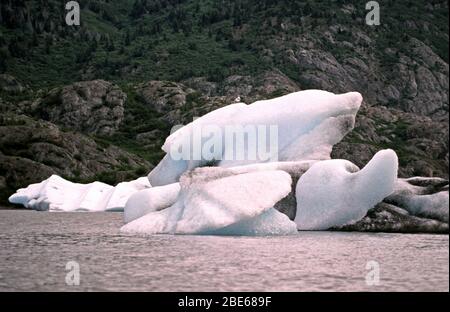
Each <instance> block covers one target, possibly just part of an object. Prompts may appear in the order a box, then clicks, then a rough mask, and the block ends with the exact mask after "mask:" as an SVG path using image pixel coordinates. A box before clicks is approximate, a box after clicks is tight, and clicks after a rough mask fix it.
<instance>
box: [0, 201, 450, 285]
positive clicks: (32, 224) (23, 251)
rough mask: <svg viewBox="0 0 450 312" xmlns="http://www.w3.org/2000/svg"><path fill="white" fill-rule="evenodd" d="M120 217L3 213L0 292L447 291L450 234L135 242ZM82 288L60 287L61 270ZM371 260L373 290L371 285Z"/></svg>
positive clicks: (306, 235) (191, 238)
mask: <svg viewBox="0 0 450 312" xmlns="http://www.w3.org/2000/svg"><path fill="white" fill-rule="evenodd" d="M121 225H122V214H121V213H45V212H34V211H24V210H20V211H12V210H3V211H2V210H0V291H85V290H89V291H335V290H336V291H448V290H449V237H448V235H407V234H381V233H380V234H368V233H336V232H302V233H299V235H295V236H285V237H214V236H169V235H157V236H149V237H144V236H132V235H123V234H120V233H119V228H120V226H121ZM72 260H73V261H77V262H78V263H79V265H80V278H81V284H80V285H79V286H68V285H66V282H65V277H66V274H67V272H68V271H66V263H67V262H68V261H72ZM368 261H377V262H378V263H379V266H380V285H378V286H368V285H367V284H366V275H367V274H368V273H369V270H368V269H366V264H367V262H368Z"/></svg>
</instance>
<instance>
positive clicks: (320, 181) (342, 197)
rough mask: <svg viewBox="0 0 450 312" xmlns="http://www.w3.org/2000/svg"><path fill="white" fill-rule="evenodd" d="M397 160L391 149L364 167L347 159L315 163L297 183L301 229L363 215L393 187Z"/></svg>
mask: <svg viewBox="0 0 450 312" xmlns="http://www.w3.org/2000/svg"><path fill="white" fill-rule="evenodd" d="M397 169H398V159H397V155H396V154H395V152H394V151H392V150H383V151H380V152H378V153H377V154H375V156H374V157H373V158H372V160H371V161H370V162H369V163H368V164H367V165H366V166H365V167H364V168H363V169H361V170H358V167H356V166H355V165H354V164H352V163H351V162H349V161H346V160H326V161H322V162H318V163H316V164H314V165H313V166H312V167H311V169H309V170H308V171H307V172H306V173H305V174H304V175H302V176H301V177H300V179H299V181H298V183H297V186H296V198H297V214H296V217H295V222H296V223H297V227H298V229H299V230H326V229H329V228H331V227H335V226H342V225H345V224H348V223H351V222H354V221H357V220H360V219H361V218H363V217H364V216H365V215H366V213H367V211H368V210H369V209H371V208H373V207H374V206H375V205H376V204H377V203H379V202H381V201H382V200H383V199H384V198H385V197H386V196H388V195H390V194H391V193H392V192H393V190H394V184H395V181H396V180H397Z"/></svg>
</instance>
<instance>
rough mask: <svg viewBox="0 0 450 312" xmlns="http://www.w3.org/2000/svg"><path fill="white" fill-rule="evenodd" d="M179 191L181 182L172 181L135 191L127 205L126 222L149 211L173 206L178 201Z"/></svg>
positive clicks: (124, 215) (124, 216) (125, 210)
mask: <svg viewBox="0 0 450 312" xmlns="http://www.w3.org/2000/svg"><path fill="white" fill-rule="evenodd" d="M179 192H180V183H172V184H168V185H163V186H157V187H152V188H149V189H145V190H142V191H138V192H136V193H134V194H133V195H131V196H130V198H129V199H128V201H127V203H126V205H125V209H124V214H123V219H124V222H125V223H128V222H131V221H133V220H135V219H138V218H140V217H142V216H145V215H146V214H148V213H149V212H154V211H160V210H163V209H165V208H168V207H170V206H172V205H173V204H174V203H175V202H176V200H177V197H178V194H179Z"/></svg>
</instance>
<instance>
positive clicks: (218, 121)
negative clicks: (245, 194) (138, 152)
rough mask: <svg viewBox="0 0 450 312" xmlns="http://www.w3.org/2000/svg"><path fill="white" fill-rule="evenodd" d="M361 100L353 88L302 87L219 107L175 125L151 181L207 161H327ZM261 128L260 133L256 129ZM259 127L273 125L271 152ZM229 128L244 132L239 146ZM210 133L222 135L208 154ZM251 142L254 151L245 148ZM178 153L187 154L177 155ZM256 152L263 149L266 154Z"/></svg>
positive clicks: (170, 178) (165, 180)
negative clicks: (342, 90)
mask: <svg viewBox="0 0 450 312" xmlns="http://www.w3.org/2000/svg"><path fill="white" fill-rule="evenodd" d="M361 102H362V96H361V94H359V93H357V92H349V93H345V94H338V95H337V94H334V93H331V92H326V91H321V90H306V91H300V92H295V93H291V94H288V95H285V96H282V97H279V98H275V99H271V100H265V101H257V102H255V103H253V104H250V105H246V104H243V103H238V104H232V105H229V106H226V107H223V108H220V109H218V110H215V111H213V112H211V113H209V114H206V115H204V116H203V117H200V118H198V119H196V120H194V121H193V122H191V123H190V124H188V125H186V126H184V127H182V128H181V129H178V130H177V131H175V132H174V133H173V134H172V135H170V136H169V137H168V138H167V139H166V142H165V143H164V145H163V147H162V148H163V150H164V151H165V152H166V153H167V154H166V156H165V157H164V158H163V160H162V161H161V162H160V163H159V164H158V166H157V167H156V168H155V169H153V170H152V172H150V174H149V180H150V183H151V184H152V185H153V186H158V185H165V184H170V183H174V182H177V181H178V179H179V178H180V176H181V175H182V174H183V173H184V172H185V171H188V170H192V169H194V168H196V167H200V166H204V165H205V164H208V163H210V162H211V161H212V160H214V161H215V162H216V165H218V166H222V167H235V166H238V165H244V164H251V163H259V162H268V161H299V160H311V159H315V160H323V159H330V153H331V150H332V147H333V145H334V144H336V143H338V142H339V141H340V140H341V139H342V138H343V137H344V136H345V135H346V134H347V133H348V132H349V131H350V130H351V129H353V127H354V124H355V117H356V113H357V112H358V110H359V107H360V105H361ZM260 126H263V128H262V129H263V130H265V131H258V129H260V128H258V127H260ZM264 126H274V127H275V128H274V129H276V133H275V135H276V138H274V141H276V145H277V146H276V150H275V151H272V150H271V149H270V146H268V145H269V144H270V143H271V142H272V141H271V139H272V138H269V137H270V134H269V132H270V131H269V130H270V129H266V128H264ZM232 130H236V133H237V132H238V130H242V132H244V133H245V134H246V136H244V137H242V144H241V145H239V146H237V145H238V138H237V136H235V137H233V136H231V138H230V137H227V134H230V133H231V134H233V133H232ZM212 131H217V132H219V133H221V134H223V137H221V138H220V137H219V138H218V141H219V142H218V144H217V145H218V146H217V145H216V146H215V147H217V150H214V152H213V153H212V154H211V153H203V152H204V151H205V150H208V148H209V147H210V144H211V137H212V135H210V134H211V132H212ZM205 133H206V134H207V135H204V134H205ZM249 133H250V134H251V135H250V134H249ZM196 134H198V135H196ZM271 134H273V133H271ZM250 136H251V137H252V138H253V140H251V139H250V138H249V137H250ZM215 137H216V138H217V137H218V135H217V136H215ZM227 138H228V139H227ZM215 143H217V142H215ZM255 145H257V149H258V153H256V154H254V153H251V152H250V150H251V147H254V146H255ZM180 151H184V153H183V154H187V156H188V157H182V155H181V154H182V153H181V152H180ZM260 151H266V152H267V151H268V154H269V155H267V153H259V152H260ZM271 151H272V152H275V153H274V154H273V153H270V152H271ZM261 154H263V155H261ZM175 156H176V157H175ZM208 156H209V158H208ZM228 156H232V157H228ZM238 156H241V157H238Z"/></svg>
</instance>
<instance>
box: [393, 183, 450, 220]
mask: <svg viewBox="0 0 450 312" xmlns="http://www.w3.org/2000/svg"><path fill="white" fill-rule="evenodd" d="M385 201H386V202H387V203H391V204H394V205H397V206H399V207H401V208H403V209H405V210H406V211H408V212H409V213H410V214H412V215H415V216H419V217H424V218H430V219H435V220H439V221H443V222H446V223H448V216H449V193H448V181H447V180H444V179H440V178H421V177H414V178H409V179H398V180H397V182H396V184H395V189H394V192H393V193H392V194H391V195H390V196H388V197H387V198H386V199H385Z"/></svg>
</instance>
